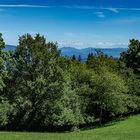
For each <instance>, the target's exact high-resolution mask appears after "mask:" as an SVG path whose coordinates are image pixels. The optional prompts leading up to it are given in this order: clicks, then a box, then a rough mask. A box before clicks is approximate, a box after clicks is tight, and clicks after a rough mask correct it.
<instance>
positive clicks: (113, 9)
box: [107, 8, 119, 13]
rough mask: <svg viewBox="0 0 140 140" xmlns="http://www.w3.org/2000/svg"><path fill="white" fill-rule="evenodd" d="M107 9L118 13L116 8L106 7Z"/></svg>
mask: <svg viewBox="0 0 140 140" xmlns="http://www.w3.org/2000/svg"><path fill="white" fill-rule="evenodd" d="M107 10H109V11H112V12H114V13H119V11H118V9H116V8H107Z"/></svg>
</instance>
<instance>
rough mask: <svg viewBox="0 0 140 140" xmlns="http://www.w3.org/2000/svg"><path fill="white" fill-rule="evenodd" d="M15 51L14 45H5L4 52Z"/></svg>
mask: <svg viewBox="0 0 140 140" xmlns="http://www.w3.org/2000/svg"><path fill="white" fill-rule="evenodd" d="M15 49H16V46H14V45H6V47H5V50H6V51H9V50H12V51H14V50H15Z"/></svg>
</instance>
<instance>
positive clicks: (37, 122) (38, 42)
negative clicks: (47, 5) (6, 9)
mask: <svg viewBox="0 0 140 140" xmlns="http://www.w3.org/2000/svg"><path fill="white" fill-rule="evenodd" d="M4 47H5V43H4V40H3V38H2V34H0V129H1V130H14V131H15V130H20V131H21V130H27V131H55V130H71V129H73V130H74V129H77V128H79V127H81V126H85V125H94V123H96V124H98V125H102V124H103V123H106V122H107V121H109V120H113V119H116V118H118V117H120V116H125V115H128V114H133V113H136V112H137V113H138V112H139V111H140V81H139V80H140V76H139V74H140V42H139V41H138V40H134V39H133V40H131V41H130V45H129V49H128V51H126V52H123V53H122V54H121V57H120V59H115V58H112V57H108V56H107V55H104V54H103V53H102V52H100V51H97V53H96V54H92V53H91V54H89V56H88V59H87V62H86V64H85V63H82V62H81V58H79V59H78V60H77V59H76V58H74V57H72V58H64V57H62V56H61V52H60V51H58V48H57V44H56V43H52V42H49V43H46V40H45V38H44V37H43V36H41V35H39V34H37V35H36V36H35V37H32V36H31V35H30V34H26V35H23V36H21V37H19V45H18V46H17V48H16V50H15V51H14V52H12V51H9V52H4V51H3V49H4Z"/></svg>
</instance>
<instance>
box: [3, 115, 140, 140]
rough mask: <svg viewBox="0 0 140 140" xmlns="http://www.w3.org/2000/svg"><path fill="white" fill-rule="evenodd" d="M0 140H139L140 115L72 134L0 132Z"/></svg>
mask: <svg viewBox="0 0 140 140" xmlns="http://www.w3.org/2000/svg"><path fill="white" fill-rule="evenodd" d="M0 140H140V115H137V116H133V117H130V118H129V119H126V120H124V121H120V122H117V123H116V124H112V125H109V126H106V127H103V128H97V129H92V130H86V131H81V132H73V133H61V134H57V133H16V132H0Z"/></svg>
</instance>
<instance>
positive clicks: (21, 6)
mask: <svg viewBox="0 0 140 140" xmlns="http://www.w3.org/2000/svg"><path fill="white" fill-rule="evenodd" d="M0 7H1V8H2V7H3V8H50V6H46V5H27V4H17V5H0ZM51 7H52V6H51Z"/></svg>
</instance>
